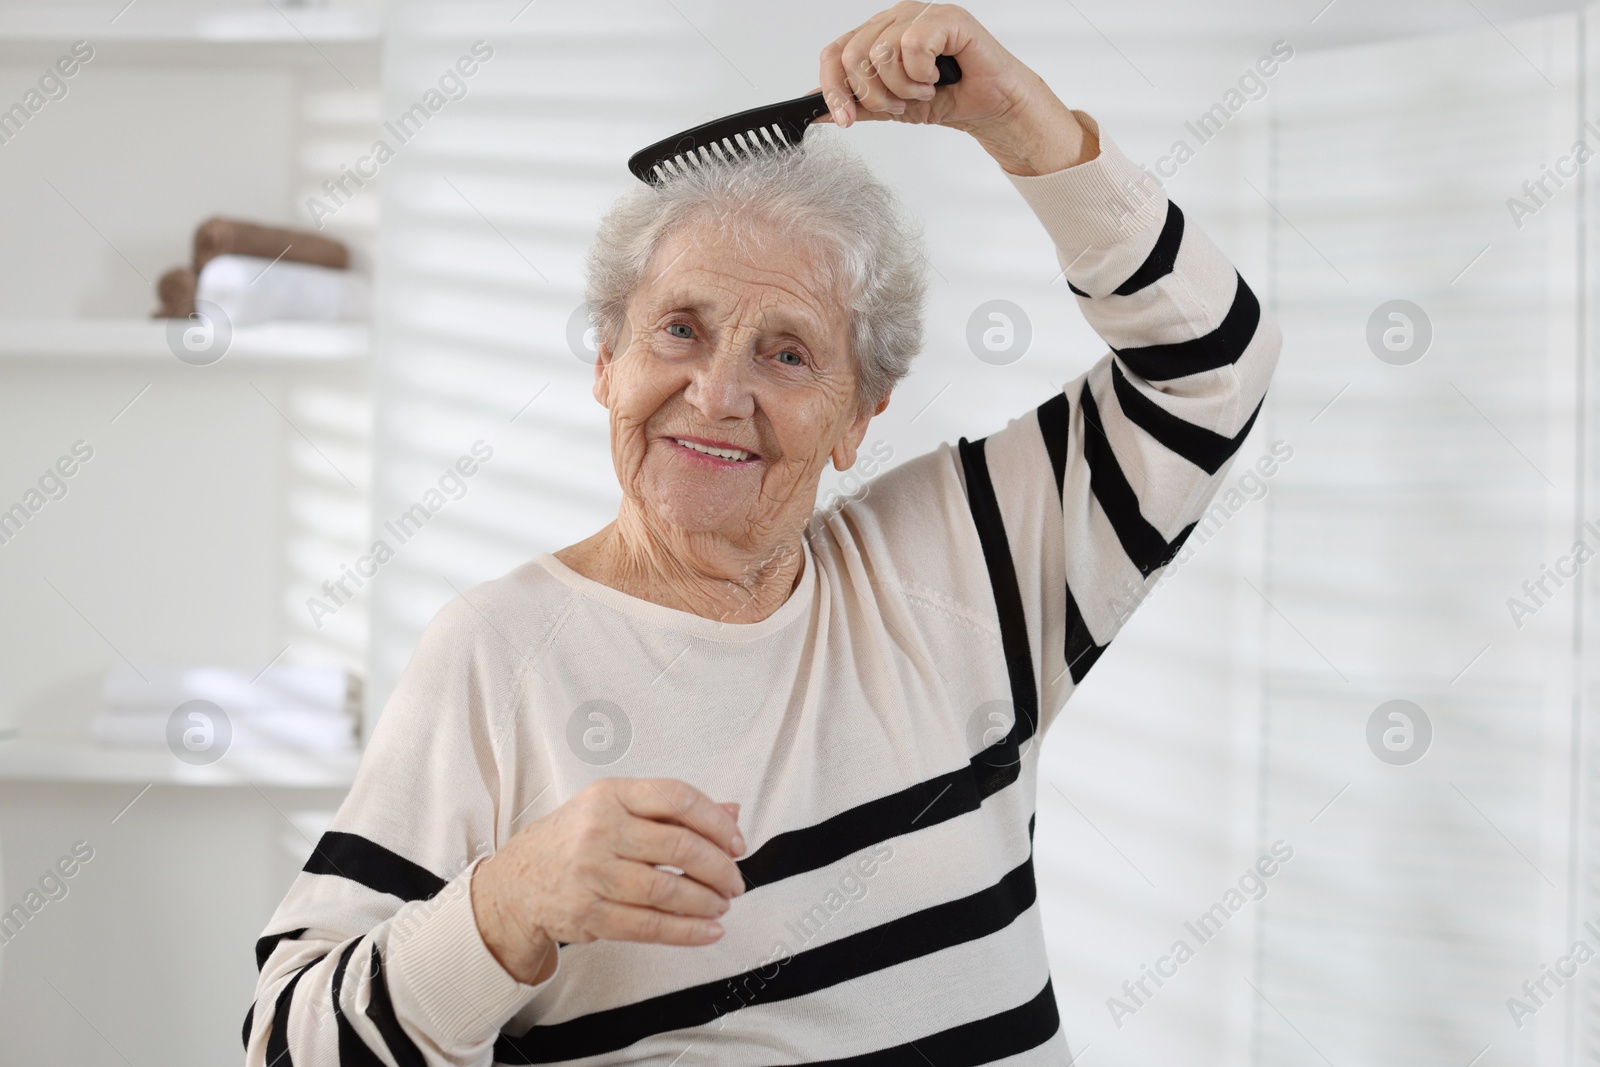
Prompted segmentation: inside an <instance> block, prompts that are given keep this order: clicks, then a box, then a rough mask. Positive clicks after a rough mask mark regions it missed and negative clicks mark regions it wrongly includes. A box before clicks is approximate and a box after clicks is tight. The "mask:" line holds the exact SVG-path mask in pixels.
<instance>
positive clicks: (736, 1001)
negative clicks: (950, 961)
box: [494, 820, 1038, 1064]
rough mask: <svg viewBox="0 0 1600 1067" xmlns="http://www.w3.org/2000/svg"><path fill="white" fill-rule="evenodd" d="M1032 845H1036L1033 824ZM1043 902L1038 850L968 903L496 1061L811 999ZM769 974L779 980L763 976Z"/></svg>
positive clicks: (533, 1034) (527, 1044)
mask: <svg viewBox="0 0 1600 1067" xmlns="http://www.w3.org/2000/svg"><path fill="white" fill-rule="evenodd" d="M1028 839H1029V841H1030V842H1031V841H1032V839H1033V821H1032V820H1029V823H1028ZM1037 895H1038V894H1037V888H1036V886H1035V883H1034V878H1033V857H1032V854H1031V849H1030V855H1029V857H1028V858H1027V859H1025V860H1023V861H1022V863H1020V864H1018V865H1017V866H1016V867H1014V868H1012V869H1011V870H1010V871H1008V872H1006V874H1005V875H1003V876H1002V877H1001V878H1000V880H999V881H997V882H996V883H995V884H994V885H992V886H989V887H988V888H986V889H980V890H979V891H978V892H976V893H973V894H971V895H969V896H965V897H961V898H959V899H957V900H951V901H946V902H945V903H943V904H935V905H934V906H933V907H931V908H924V909H923V910H922V911H918V912H913V913H912V914H910V915H904V916H901V917H900V918H898V919H891V920H890V921H888V922H886V923H882V924H880V925H878V926H875V927H873V928H871V929H870V930H862V931H860V932H859V933H854V934H849V935H847V936H845V937H841V938H839V939H838V940H837V941H832V942H829V943H828V944H826V945H818V946H817V947H816V948H812V949H806V950H805V951H802V952H797V953H795V954H794V955H793V956H790V957H789V958H788V959H787V960H786V961H783V962H782V963H781V964H780V963H776V962H775V963H772V964H769V965H767V966H766V967H762V968H756V969H754V970H750V971H746V972H744V973H743V974H738V975H734V976H733V977H731V978H723V979H719V980H717V981H714V982H705V983H702V984H701V985H697V986H690V987H689V988H687V989H679V990H675V991H673V992H671V993H664V994H662V995H660V996H656V997H651V998H649V999H648V1000H643V1001H640V1002H638V1003H636V1004H626V1005H623V1006H621V1007H616V1008H608V1009H606V1010H604V1011H597V1012H592V1013H590V1014H588V1015H580V1016H578V1017H577V1018H575V1019H568V1020H567V1021H565V1022H560V1023H553V1024H551V1025H548V1026H537V1025H536V1026H533V1027H532V1028H530V1029H529V1030H528V1031H527V1033H525V1034H523V1035H522V1036H521V1037H512V1036H510V1035H505V1034H502V1035H501V1037H500V1038H499V1040H497V1041H496V1042H495V1046H494V1057H495V1060H496V1062H503V1063H513V1064H533V1063H555V1062H559V1061H561V1060H570V1059H578V1058H579V1057H582V1056H599V1055H603V1054H605V1053H608V1052H615V1051H617V1050H618V1049H624V1048H627V1047H628V1046H629V1045H632V1044H634V1043H635V1042H637V1041H642V1040H644V1039H645V1038H648V1037H652V1036H654V1035H656V1034H661V1033H666V1032H667V1031H670V1030H680V1029H683V1028H685V1027H691V1026H703V1025H705V1024H707V1023H712V1022H715V1021H716V1020H717V1018H718V1017H719V1016H721V1015H724V1014H727V1013H728V1012H732V1011H738V1010H739V1009H740V1008H744V1007H747V1006H749V1005H751V1004H774V1003H778V1002H781V1001H785V1000H792V999H793V998H795V997H802V996H806V995H807V994H810V993H815V992H817V991H819V990H822V989H829V988H832V987H833V986H836V985H839V984H840V983H842V982H846V981H849V980H851V979H855V978H860V977H862V976H864V975H868V974H873V973H875V972H877V971H881V970H885V969H887V968H889V967H894V966H896V965H898V964H901V963H906V962H908V961H910V960H915V959H920V958H922V957H924V956H928V955H931V954H933V953H935V952H940V951H942V950H944V949H947V948H953V947H954V946H956V945H963V944H966V943H968V942H970V941H976V940H978V939H979V938H982V937H987V936H989V935H990V934H994V933H997V932H999V931H1000V930H1004V929H1005V928H1006V927H1007V926H1010V925H1011V924H1012V923H1013V922H1015V921H1016V919H1017V917H1018V916H1020V915H1021V914H1022V913H1023V912H1025V911H1027V910H1028V909H1029V908H1030V907H1032V906H1033V903H1034V900H1035V899H1036V897H1037ZM767 970H772V971H773V972H774V973H772V974H770V975H765V976H764V975H763V972H764V971H767ZM733 990H742V991H743V992H742V993H735V992H733Z"/></svg>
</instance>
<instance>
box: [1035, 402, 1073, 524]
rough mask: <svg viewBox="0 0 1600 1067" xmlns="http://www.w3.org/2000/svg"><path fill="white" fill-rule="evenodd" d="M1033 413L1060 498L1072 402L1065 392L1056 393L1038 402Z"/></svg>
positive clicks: (1065, 478) (1065, 473)
mask: <svg viewBox="0 0 1600 1067" xmlns="http://www.w3.org/2000/svg"><path fill="white" fill-rule="evenodd" d="M1035 415H1036V417H1037V418H1038V420H1039V435H1040V436H1041V437H1043V438H1044V450H1045V451H1046V452H1048V453H1049V454H1050V467H1051V469H1052V470H1054V471H1055V472H1056V497H1057V499H1061V497H1062V496H1063V494H1064V492H1065V486H1066V481H1067V445H1068V443H1069V442H1070V441H1071V439H1072V404H1071V403H1070V402H1069V401H1068V400H1067V394H1066V393H1057V394H1056V395H1055V396H1053V397H1051V398H1050V399H1049V400H1046V401H1045V402H1044V403H1043V404H1040V405H1039V408H1038V410H1037V411H1036V412H1035Z"/></svg>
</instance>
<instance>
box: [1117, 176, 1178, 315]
mask: <svg viewBox="0 0 1600 1067" xmlns="http://www.w3.org/2000/svg"><path fill="white" fill-rule="evenodd" d="M1182 244H1183V212H1182V211H1179V210H1178V205H1177V204H1174V203H1173V202H1172V201H1170V200H1168V201H1167V221H1166V222H1165V223H1164V224H1163V225H1162V227H1161V236H1159V237H1157V238H1156V245H1155V247H1154V248H1152V249H1151V250H1150V254H1149V255H1148V256H1146V257H1144V262H1143V263H1141V264H1139V269H1138V270H1136V271H1134V272H1133V273H1132V274H1130V275H1129V276H1128V280H1127V281H1125V282H1123V283H1122V284H1121V285H1119V286H1117V287H1116V289H1114V290H1112V291H1113V292H1114V293H1115V294H1116V295H1117V296H1132V295H1133V294H1134V293H1137V292H1138V291H1139V290H1140V289H1143V288H1144V287H1145V286H1147V285H1153V284H1154V283H1156V282H1158V281H1160V280H1161V279H1162V278H1165V277H1166V276H1167V275H1169V274H1171V273H1172V268H1173V265H1174V264H1176V263H1177V262H1178V247H1179V246H1180V245H1182Z"/></svg>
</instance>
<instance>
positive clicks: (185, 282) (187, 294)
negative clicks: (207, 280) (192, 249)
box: [150, 267, 197, 319]
mask: <svg viewBox="0 0 1600 1067" xmlns="http://www.w3.org/2000/svg"><path fill="white" fill-rule="evenodd" d="M196 277H197V276H196V275H195V272H194V271H192V270H190V269H189V268H188V267H173V268H172V269H171V270H169V271H167V273H165V274H163V275H162V276H161V280H160V281H158V282H156V296H157V297H158V298H159V299H160V301H161V307H160V309H159V310H157V311H156V312H155V313H154V314H152V315H151V316H150V317H151V318H152V319H186V318H188V317H189V316H190V315H192V314H194V287H195V280H196Z"/></svg>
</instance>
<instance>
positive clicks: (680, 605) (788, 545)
mask: <svg viewBox="0 0 1600 1067" xmlns="http://www.w3.org/2000/svg"><path fill="white" fill-rule="evenodd" d="M802 536H803V532H802V531H800V530H795V531H789V532H787V534H786V536H785V537H783V538H782V539H779V540H777V541H776V542H775V543H769V544H735V543H731V542H729V541H728V540H726V539H725V538H721V537H719V536H717V535H715V534H681V533H677V532H675V531H674V532H662V531H658V530H655V529H653V528H652V527H651V525H650V524H649V523H647V522H644V521H641V520H639V519H638V518H637V517H634V516H632V515H631V514H630V512H629V510H628V509H627V508H626V506H624V509H623V511H622V512H621V513H619V514H618V516H617V518H616V519H615V520H614V521H612V522H611V523H610V524H609V525H607V526H606V527H604V528H603V529H601V530H600V531H599V532H598V533H596V534H594V535H593V536H591V537H588V538H585V539H584V540H582V541H579V542H578V543H577V544H574V545H570V546H568V547H566V548H563V549H561V550H560V551H558V552H556V553H554V555H555V557H556V558H557V559H559V560H560V561H561V562H562V563H564V564H566V565H567V566H568V567H571V568H572V569H573V570H574V571H577V572H578V573H579V574H581V575H583V576H584V577H585V578H589V579H591V580H592V581H596V582H599V583H600V584H602V585H608V586H610V587H611V588H613V589H616V590H619V591H620V592H623V593H626V594H628V595H629V596H633V597H638V598H639V599H640V600H648V601H650V602H651V603H652V604H661V605H662V606H664V607H669V608H676V609H677V610H679V611H687V612H690V613H691V614H694V615H699V616H701V617H702V618H707V619H716V620H718V621H720V622H729V623H751V622H760V621H761V620H763V619H765V618H767V617H768V616H770V615H771V614H772V613H773V612H775V611H777V610H778V609H779V608H780V607H782V606H783V604H784V603H785V602H786V601H787V600H788V599H789V596H790V594H791V593H793V592H794V590H795V589H796V588H798V587H799V584H800V578H801V575H802V571H803V569H804V566H805V552H804V550H803V549H802V547H801V541H800V538H801V537H802Z"/></svg>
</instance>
